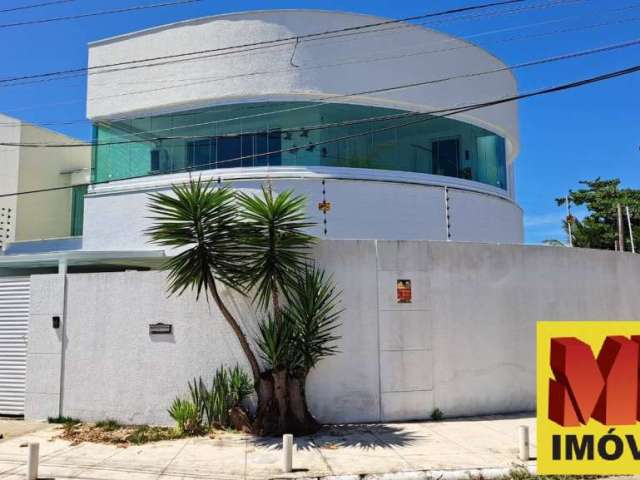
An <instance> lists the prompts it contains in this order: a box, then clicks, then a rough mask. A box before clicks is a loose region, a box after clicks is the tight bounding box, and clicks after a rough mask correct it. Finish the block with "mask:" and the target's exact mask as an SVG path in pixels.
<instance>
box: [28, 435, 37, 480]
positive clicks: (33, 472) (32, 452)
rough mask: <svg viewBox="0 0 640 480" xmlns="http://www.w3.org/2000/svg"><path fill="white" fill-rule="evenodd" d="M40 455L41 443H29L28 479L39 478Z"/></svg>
mask: <svg viewBox="0 0 640 480" xmlns="http://www.w3.org/2000/svg"><path fill="white" fill-rule="evenodd" d="M39 456H40V444H39V443H30V444H29V458H28V459H27V480H36V479H37V478H38V457H39Z"/></svg>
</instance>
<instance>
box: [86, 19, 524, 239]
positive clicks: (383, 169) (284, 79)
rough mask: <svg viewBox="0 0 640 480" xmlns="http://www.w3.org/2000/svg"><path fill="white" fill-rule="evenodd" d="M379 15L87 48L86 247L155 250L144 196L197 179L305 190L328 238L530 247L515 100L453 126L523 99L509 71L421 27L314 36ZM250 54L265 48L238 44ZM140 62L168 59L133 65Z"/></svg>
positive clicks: (208, 24)
mask: <svg viewBox="0 0 640 480" xmlns="http://www.w3.org/2000/svg"><path fill="white" fill-rule="evenodd" d="M383 21H384V19H380V18H378V17H371V16H366V15H357V14H347V13H336V12H326V11H309V10H275V11H262V12H248V13H240V14H231V15H222V16H216V17H210V18H203V19H197V20H192V21H186V22H182V23H177V24H172V25H167V26H162V27H158V28H153V29H150V30H145V31H141V32H134V33H131V34H128V35H124V36H121V37H116V38H112V39H107V40H104V41H99V42H95V43H92V44H90V46H89V68H90V72H91V73H90V75H89V83H88V101H87V112H88V116H89V118H90V119H91V120H92V122H94V125H95V142H96V144H97V145H98V146H97V148H96V149H95V152H94V163H93V179H94V180H95V181H96V182H98V184H97V185H96V186H94V187H93V188H92V193H91V194H90V195H89V196H88V197H87V199H86V212H87V220H86V223H85V228H86V231H85V248H89V249H93V250H96V249H99V250H103V249H114V248H122V247H123V246H125V245H126V248H148V246H147V243H146V240H145V239H144V238H143V237H142V236H141V232H142V231H143V229H144V226H145V222H146V220H145V207H144V205H145V197H146V192H147V191H148V190H149V189H154V190H158V189H166V188H168V187H169V185H170V184H172V183H175V182H180V181H184V180H185V179H187V178H189V177H200V176H201V177H203V178H209V179H214V180H215V181H220V182H223V183H227V184H233V185H234V187H237V188H241V189H248V190H256V189H258V188H259V187H260V185H261V184H262V183H264V182H266V181H269V182H271V183H272V185H273V187H274V189H275V190H276V191H278V190H283V189H290V188H291V189H294V190H295V191H296V192H298V193H301V194H304V195H306V196H307V198H308V199H309V202H310V208H309V214H310V216H311V217H312V218H313V219H314V220H315V221H317V222H318V225H319V226H318V228H317V229H316V230H315V231H314V233H315V234H316V235H317V236H319V237H320V238H376V239H432V240H453V241H482V242H502V243H521V242H522V240H523V233H522V213H521V210H520V208H519V207H518V206H517V204H516V203H515V192H514V160H515V158H516V157H517V154H518V150H519V131H518V118H517V106H516V104H515V103H505V104H502V105H497V106H493V107H491V108H482V109H475V110H469V111H467V112H465V113H457V114H455V109H456V108H458V109H459V108H462V107H467V106H471V105H475V104H478V103H482V102H487V101H492V100H496V99H499V98H503V97H505V96H512V95H515V94H516V92H517V89H516V82H515V79H514V77H513V75H512V74H511V72H510V71H509V69H508V68H506V67H505V66H504V64H503V63H502V62H500V61H499V60H497V59H496V58H495V57H493V56H492V55H491V54H489V53H487V52H486V51H484V50H482V49H480V48H478V47H476V46H474V45H471V44H469V43H466V42H464V41H462V40H459V39H456V38H453V37H450V36H447V35H445V34H442V33H438V32H436V31H433V30H429V29H426V28H423V27H421V26H414V25H408V24H401V25H394V26H393V27H394V28H393V29H390V28H389V26H386V27H384V28H383V27H376V28H372V29H370V30H367V31H364V32H360V34H358V35H351V36H347V37H337V38H333V37H335V35H336V34H328V35H324V36H317V37H316V36H311V37H308V38H307V36H309V35H313V33H314V32H324V31H336V30H340V29H350V28H355V27H358V26H361V25H364V24H377V23H380V22H383ZM283 38H284V39H289V40H286V41H274V40H277V39H283ZM292 39H298V40H292ZM390 41H391V42H393V43H392V47H391V48H390V46H389V42H390ZM264 42H267V43H266V44H265V43H264ZM245 44H257V45H260V46H261V47H260V46H259V47H256V48H253V49H251V50H249V51H245V50H247V49H244V50H243V49H242V48H236V49H235V50H234V49H229V48H228V47H229V46H230V45H245ZM184 52H201V53H198V54H190V55H182V54H183V53H184ZM144 58H155V59H158V60H152V61H148V62H144V63H142V64H138V65H136V68H127V62H131V61H132V60H136V59H144ZM110 65H124V66H122V67H115V68H114V67H109V66H110ZM102 66H105V67H102ZM478 73H482V74H479V75H478ZM417 79H418V80H424V81H425V82H427V84H425V85H418V86H413V87H411V86H409V87H407V85H411V84H414V83H416V80H417ZM429 82H430V83H429ZM123 86H126V87H124V88H123ZM390 87H392V88H390ZM123 90H124V91H123ZM445 109H449V110H445ZM451 109H454V110H453V111H452V110H451ZM429 112H440V113H437V114H436V113H434V114H433V115H428V113H429ZM103 182H107V183H103ZM125 199H126V200H125ZM122 202H126V204H127V208H126V209H124V208H122ZM125 221H126V222H127V224H129V225H131V226H133V227H134V228H130V229H127V230H126V231H122V230H120V229H113V228H112V226H113V225H119V224H123V222H125Z"/></svg>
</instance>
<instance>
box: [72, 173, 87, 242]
mask: <svg viewBox="0 0 640 480" xmlns="http://www.w3.org/2000/svg"><path fill="white" fill-rule="evenodd" d="M86 194H87V186H86V185H79V186H77V187H73V188H72V189H71V231H70V232H69V233H70V235H71V236H72V237H79V236H81V235H82V226H83V223H84V196H85V195H86Z"/></svg>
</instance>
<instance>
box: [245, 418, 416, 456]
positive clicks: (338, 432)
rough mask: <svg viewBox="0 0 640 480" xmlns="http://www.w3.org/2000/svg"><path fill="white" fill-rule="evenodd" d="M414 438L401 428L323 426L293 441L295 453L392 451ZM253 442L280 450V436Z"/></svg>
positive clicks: (372, 425) (363, 425) (413, 440)
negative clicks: (357, 449)
mask: <svg viewBox="0 0 640 480" xmlns="http://www.w3.org/2000/svg"><path fill="white" fill-rule="evenodd" d="M416 439H417V436H416V435H415V434H414V433H413V432H410V431H407V430H406V429H405V428H403V427H402V426H401V425H398V426H395V425H377V424H370V425H369V424H362V425H330V426H325V427H323V428H322V430H320V431H319V432H318V433H316V434H315V435H312V436H309V437H297V438H296V439H295V443H296V447H297V448H298V450H309V449H311V448H325V449H331V450H332V449H337V448H343V447H355V448H361V449H365V450H367V449H373V448H380V447H382V448H393V447H405V446H409V445H412V444H413V443H414V442H415V440H416ZM252 441H253V443H254V444H255V445H257V446H259V447H268V448H273V449H281V448H282V439H281V438H279V437H267V438H255V439H253V440H252Z"/></svg>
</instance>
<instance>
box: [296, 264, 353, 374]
mask: <svg viewBox="0 0 640 480" xmlns="http://www.w3.org/2000/svg"><path fill="white" fill-rule="evenodd" d="M339 305H340V292H338V291H337V290H336V287H335V284H334V283H333V280H332V278H331V277H330V276H327V275H326V274H325V272H324V271H323V270H321V269H319V268H317V267H315V266H307V267H305V268H304V270H302V271H301V272H299V273H298V275H297V277H296V281H295V282H294V283H293V285H291V287H290V291H289V304H288V305H287V308H286V316H287V321H288V323H291V325H292V326H293V330H294V347H293V349H294V351H295V353H296V356H297V358H296V361H295V362H294V364H295V365H296V367H297V368H302V369H303V370H304V371H307V372H308V371H309V370H311V369H312V368H313V367H315V366H316V364H317V363H318V362H319V361H320V360H321V359H323V358H325V357H328V356H331V355H335V354H336V353H337V351H338V350H337V346H336V342H337V341H338V340H339V338H340V337H338V336H337V335H335V331H336V329H337V328H338V327H339V326H340V322H339V319H340V314H341V313H342V309H341V308H340V306H339Z"/></svg>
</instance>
